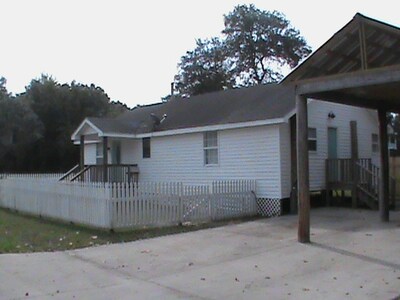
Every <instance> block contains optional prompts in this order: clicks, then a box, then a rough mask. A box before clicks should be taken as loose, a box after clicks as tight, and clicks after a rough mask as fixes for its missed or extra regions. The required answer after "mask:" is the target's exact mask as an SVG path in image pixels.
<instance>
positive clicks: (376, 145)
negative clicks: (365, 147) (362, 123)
mask: <svg viewBox="0 0 400 300" xmlns="http://www.w3.org/2000/svg"><path fill="white" fill-rule="evenodd" d="M371 140H372V153H377V152H379V136H378V135H377V134H376V133H373V134H372V136H371Z"/></svg>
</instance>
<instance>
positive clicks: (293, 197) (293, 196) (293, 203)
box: [289, 115, 297, 214]
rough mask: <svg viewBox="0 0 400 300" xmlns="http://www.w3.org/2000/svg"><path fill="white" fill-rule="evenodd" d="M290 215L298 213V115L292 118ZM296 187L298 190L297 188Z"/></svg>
mask: <svg viewBox="0 0 400 300" xmlns="http://www.w3.org/2000/svg"><path fill="white" fill-rule="evenodd" d="M289 122H290V165H291V173H290V179H291V184H290V188H291V191H290V213H291V214H295V213H297V159H296V155H297V150H296V115H294V116H293V117H291V118H290V120H289ZM295 186H296V188H295Z"/></svg>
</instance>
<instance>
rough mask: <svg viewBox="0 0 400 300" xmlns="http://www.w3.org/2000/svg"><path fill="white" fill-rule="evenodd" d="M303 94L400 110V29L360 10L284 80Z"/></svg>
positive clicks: (353, 103)
mask: <svg viewBox="0 0 400 300" xmlns="http://www.w3.org/2000/svg"><path fill="white" fill-rule="evenodd" d="M292 82H295V83H296V85H297V94H302V95H306V96H308V97H312V98H316V99H322V100H327V101H334V102H339V103H344V104H350V105H357V106H363V107H369V108H384V109H387V110H399V107H400V105H399V103H400V28H398V27H395V26H393V25H389V24H386V23H383V22H381V21H378V20H374V19H371V18H368V17H366V16H363V15H361V14H356V15H355V16H354V18H353V19H352V20H351V21H350V22H349V23H347V24H346V25H345V26H344V27H343V28H342V29H340V30H339V31H338V32H337V33H336V34H334V35H333V36H332V37H331V38H330V39H329V40H328V41H327V42H326V43H325V44H323V45H322V46H321V47H320V48H319V49H318V50H316V51H315V52H314V53H313V54H312V55H311V56H310V57H309V58H308V59H307V60H305V61H304V62H303V63H302V64H301V65H300V66H298V67H297V68H296V69H295V70H294V71H293V72H292V73H291V74H289V75H288V76H287V77H286V78H285V79H284V80H283V81H282V83H283V84H287V83H292Z"/></svg>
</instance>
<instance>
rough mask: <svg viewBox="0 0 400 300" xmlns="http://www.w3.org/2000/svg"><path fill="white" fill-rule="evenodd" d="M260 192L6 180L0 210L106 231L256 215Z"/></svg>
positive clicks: (236, 187) (234, 184) (226, 184)
mask: <svg viewBox="0 0 400 300" xmlns="http://www.w3.org/2000/svg"><path fill="white" fill-rule="evenodd" d="M255 189H256V182H255V180H230V181H214V182H212V183H210V184H209V185H198V186H194V185H184V184H183V183H139V184H133V183H131V184H128V183H115V184H102V183H81V182H73V183H71V182H57V181H54V180H52V179H51V180H49V179H48V178H46V177H42V178H40V177H36V178H32V177H22V176H20V177H16V176H3V177H2V178H1V177H0V206H1V207H6V208H10V209H15V210H18V211H21V212H25V213H29V214H34V215H38V216H45V217H51V218H56V219H61V220H64V221H70V222H75V223H80V224H85V225H90V226H94V227H100V228H128V227H142V226H165V225H174V224H179V223H184V222H199V221H211V220H221V219H226V218H234V217H244V216H252V215H256V214H257V205H256V197H255V192H256V190H255Z"/></svg>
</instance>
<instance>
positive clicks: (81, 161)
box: [79, 135, 85, 181]
mask: <svg viewBox="0 0 400 300" xmlns="http://www.w3.org/2000/svg"><path fill="white" fill-rule="evenodd" d="M79 147H80V149H79V150H80V157H79V169H80V170H81V171H83V169H84V168H85V136H84V135H81V136H80V144H79ZM84 176H85V175H84V173H82V176H81V180H82V181H83V180H84V178H85V177H84Z"/></svg>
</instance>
